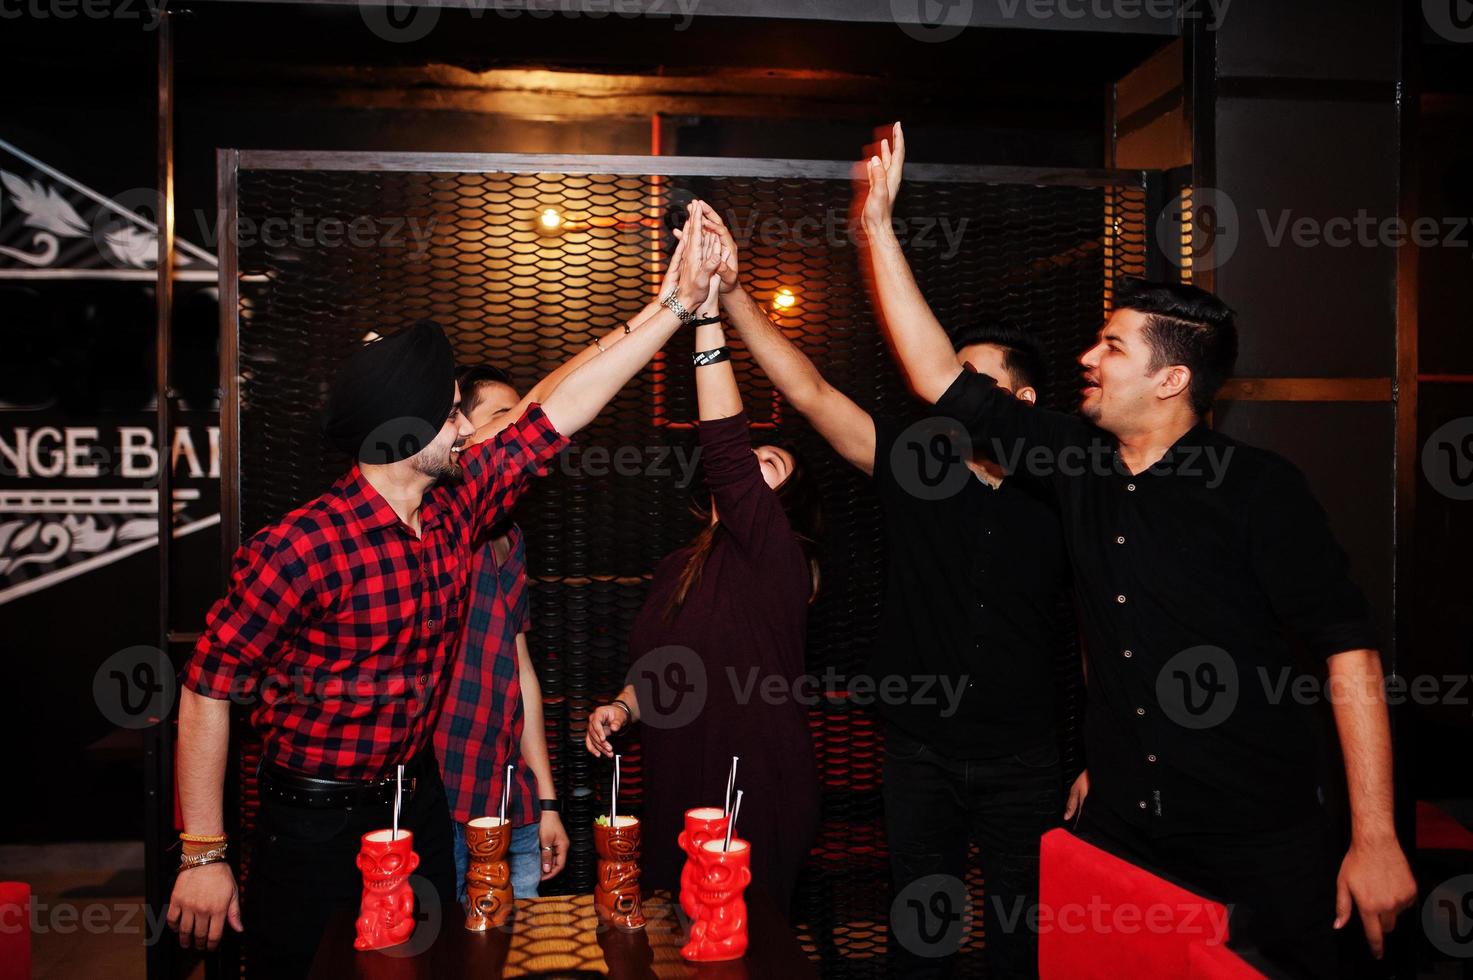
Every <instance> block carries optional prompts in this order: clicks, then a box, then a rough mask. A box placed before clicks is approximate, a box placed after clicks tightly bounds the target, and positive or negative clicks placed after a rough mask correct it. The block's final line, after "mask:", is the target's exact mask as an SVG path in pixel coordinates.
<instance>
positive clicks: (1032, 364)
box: [952, 316, 1048, 398]
mask: <svg viewBox="0 0 1473 980" xmlns="http://www.w3.org/2000/svg"><path fill="white" fill-rule="evenodd" d="M973 344H991V345H993V346H994V347H1001V348H1002V350H1003V358H1002V362H1003V364H1004V365H1005V366H1006V367H1007V369H1008V374H1010V375H1012V376H1013V384H1014V386H1015V387H1018V388H1023V387H1029V388H1032V389H1034V390H1035V391H1037V392H1038V395H1039V398H1042V397H1043V391H1044V385H1046V384H1047V383H1048V368H1047V366H1046V365H1045V363H1044V359H1043V348H1042V347H1041V346H1039V343H1038V338H1037V337H1035V336H1033V334H1031V333H1029V332H1028V331H1027V330H1024V329H1023V328H1022V327H1020V326H1018V324H1016V323H1014V322H1013V321H1011V320H1008V319H1005V318H998V317H990V316H989V317H987V318H985V319H981V320H977V321H975V322H973V323H971V324H968V325H967V326H965V327H963V328H962V329H961V332H959V333H958V334H957V335H956V337H955V338H953V340H952V347H953V349H955V350H958V351H960V350H961V349H962V348H963V347H971V346H972V345H973Z"/></svg>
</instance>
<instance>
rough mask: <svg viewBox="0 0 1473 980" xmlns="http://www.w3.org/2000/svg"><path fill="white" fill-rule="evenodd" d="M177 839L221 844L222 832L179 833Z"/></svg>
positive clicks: (191, 842) (224, 837)
mask: <svg viewBox="0 0 1473 980" xmlns="http://www.w3.org/2000/svg"><path fill="white" fill-rule="evenodd" d="M179 839H180V840H182V841H185V842H186V843H189V844H223V843H225V841H226V839H227V838H226V836H225V835H224V834H180V835H179Z"/></svg>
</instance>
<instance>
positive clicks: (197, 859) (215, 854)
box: [179, 844, 225, 871]
mask: <svg viewBox="0 0 1473 980" xmlns="http://www.w3.org/2000/svg"><path fill="white" fill-rule="evenodd" d="M223 860H225V845H224V844H221V845H220V846H219V847H212V848H210V849H209V850H208V851H201V852H200V853H199V854H181V855H179V870H180V871H188V870H189V869H190V868H202V867H204V866H205V865H207V864H215V863H217V862H219V861H223Z"/></svg>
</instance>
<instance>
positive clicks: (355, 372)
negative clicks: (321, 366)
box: [322, 320, 455, 463]
mask: <svg viewBox="0 0 1473 980" xmlns="http://www.w3.org/2000/svg"><path fill="white" fill-rule="evenodd" d="M454 400H455V354H454V353H453V352H452V351H451V350H450V341H449V340H448V339H446V337H445V330H444V328H442V327H441V326H440V325H439V324H438V323H436V322H435V321H433V320H420V321H418V322H417V323H415V324H414V325H413V326H411V327H408V328H407V329H405V330H401V331H400V332H398V333H396V334H392V335H391V336H388V337H384V338H382V339H380V340H375V341H373V342H372V343H370V344H366V345H364V346H363V347H362V348H360V349H358V350H356V351H354V352H353V353H352V355H351V356H350V357H349V358H348V359H347V361H345V362H344V363H343V366H342V367H341V368H340V369H339V370H338V376H337V380H336V381H334V382H333V386H332V391H331V392H330V393H329V394H328V396H327V407H326V408H325V409H324V411H323V417H322V436H323V440H324V441H325V442H326V443H327V444H328V445H329V446H331V447H332V448H333V449H337V450H340V451H342V452H345V453H347V454H348V455H349V456H352V457H353V458H354V459H356V460H358V461H359V462H362V463H396V462H398V461H399V460H401V459H408V458H409V457H411V456H413V455H414V454H415V453H417V452H419V451H420V450H421V449H423V448H424V447H425V446H427V445H429V444H430V442H431V441H433V440H434V438H435V436H436V435H438V434H439V432H440V428H441V427H442V426H443V425H444V424H445V420H446V419H447V418H448V417H449V416H450V408H451V404H452V402H454Z"/></svg>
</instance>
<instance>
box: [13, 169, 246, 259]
mask: <svg viewBox="0 0 1473 980" xmlns="http://www.w3.org/2000/svg"><path fill="white" fill-rule="evenodd" d="M4 164H9V166H5V165H4ZM135 193H139V192H135ZM125 196H127V195H125ZM144 196H145V197H146V198H149V197H150V195H149V194H147V193H145V194H144ZM150 199H151V198H150ZM79 208H80V210H79ZM16 216H19V217H20V219H21V220H20V222H19V224H18V226H17V225H16V224H15V223H14V222H13V218H14V217H16ZM3 226H9V228H10V229H11V230H10V231H9V233H8V235H7V237H8V239H9V240H7V241H4V242H0V259H9V260H13V261H14V262H18V263H21V264H22V265H24V266H28V267H30V268H31V270H36V271H27V270H24V269H21V270H16V269H11V270H8V271H7V270H0V271H4V272H7V275H8V276H9V277H16V276H20V277H27V276H30V277H36V276H53V275H56V274H58V273H60V272H61V270H60V269H59V267H58V266H57V264H56V263H57V261H58V259H62V261H63V263H64V264H66V265H67V266H68V267H70V268H71V269H73V270H75V271H78V272H83V273H85V272H89V271H90V272H92V273H93V275H94V277H99V276H101V277H103V278H106V277H107V274H108V271H109V270H112V272H111V274H112V276H114V277H128V276H133V275H137V274H140V273H142V272H145V271H147V270H149V269H152V268H154V267H155V265H156V263H157V260H158V242H159V229H158V226H157V225H155V224H154V223H153V222H151V221H149V220H148V219H146V218H144V217H143V216H142V215H141V214H138V213H136V212H134V211H132V210H130V209H129V208H127V207H124V206H123V205H121V204H119V203H118V202H117V201H115V200H112V199H111V198H108V197H105V196H103V195H102V194H99V193H97V192H96V191H94V190H92V189H91V188H90V187H87V186H86V185H84V184H81V183H78V182H77V181H75V180H73V179H72V178H70V177H68V176H67V175H66V174H64V173H61V172H60V171H58V170H56V169H54V168H52V167H49V166H47V165H46V164H45V163H42V162H41V161H40V160H37V159H36V158H35V157H32V156H30V155H29V154H27V153H25V152H24V151H23V150H21V149H19V148H18V147H15V146H12V145H10V144H9V143H6V142H5V141H4V140H0V227H3ZM27 235H28V236H29V237H26V236H27ZM79 240H90V241H91V242H92V243H93V245H94V247H95V251H89V250H87V249H85V248H82V249H77V248H68V249H67V252H68V254H67V256H66V257H65V258H64V259H63V258H62V253H63V243H68V242H77V241H79ZM175 245H176V251H175V262H176V263H177V264H178V265H179V266H182V267H194V268H195V269H197V270H199V271H198V272H192V271H186V272H183V273H182V275H185V276H188V277H191V278H196V277H200V276H204V275H205V270H207V269H213V268H214V267H215V266H216V264H217V263H216V260H215V257H214V256H213V255H211V254H210V253H209V252H206V251H205V250H203V249H201V248H199V247H198V246H196V245H194V244H193V243H191V242H188V241H185V240H184V239H182V238H176V239H175ZM52 270H56V271H52Z"/></svg>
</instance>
